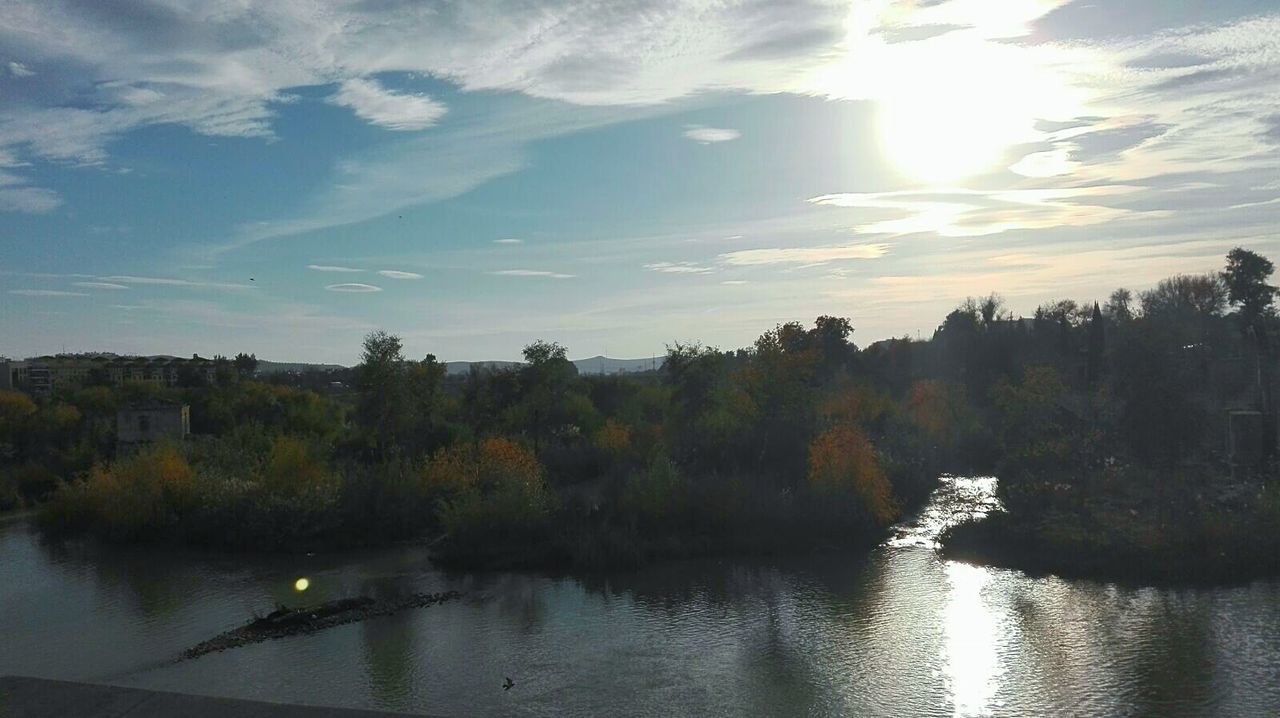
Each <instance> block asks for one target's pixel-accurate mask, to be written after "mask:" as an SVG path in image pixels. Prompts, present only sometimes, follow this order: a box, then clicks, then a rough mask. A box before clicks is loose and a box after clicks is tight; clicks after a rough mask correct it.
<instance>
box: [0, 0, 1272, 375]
mask: <svg viewBox="0 0 1280 718" xmlns="http://www.w3.org/2000/svg"><path fill="white" fill-rule="evenodd" d="M1278 227H1280V7H1277V5H1276V4H1275V2H1274V0H1271V1H1268V2H1261V1H1256V0H1215V1H1212V2H1210V1H1208V0H1197V1H1191V0H1186V1H1184V2H1179V1H1177V0H1130V1H1126V2H1103V1H1101V0H1094V1H1092V2H1085V1H1080V0H1077V1H1075V2H1072V1H1071V0H1002V1H1001V2H998V3H996V2H991V1H990V0H915V1H914V2H912V1H904V2H887V1H884V0H852V1H850V0H845V1H843V2H825V1H822V0H775V1H773V2H759V1H748V2H734V1H733V0H614V1H611V0H603V1H602V0H586V1H581V2H551V1H550V0H527V1H522V2H503V1H499V0H468V1H467V2H456V3H448V2H418V1H411V0H334V1H332V2H319V1H318V0H0V355H7V356H13V357H21V356H28V355H36V354H42V353H49V352H57V351H64V350H65V351H114V352H117V353H138V354H174V355H182V356H185V355H190V354H194V353H199V354H201V355H202V356H211V355H214V354H234V353H237V352H241V351H244V352H252V353H255V354H257V356H259V357H260V358H268V359H274V360H279V361H315V362H340V363H352V362H354V361H355V360H356V357H357V356H358V353H359V350H360V341H361V338H362V337H363V336H364V335H365V334H366V333H367V332H369V331H371V330H374V329H385V330H387V331H390V332H393V333H396V334H399V335H400V336H401V337H402V338H403V340H404V345H405V350H406V354H408V355H409V356H410V357H414V358H417V357H421V356H423V355H425V354H427V353H428V352H430V353H433V354H435V355H437V356H438V357H440V358H442V359H448V360H479V359H513V358H517V357H518V356H519V354H520V349H521V347H523V346H524V345H525V344H527V343H529V342H531V341H534V340H536V339H547V340H553V341H558V342H560V343H562V344H564V345H566V346H567V347H568V348H569V354H570V356H572V357H586V356H592V355H595V354H607V355H609V356H614V357H644V356H650V355H653V354H659V355H660V354H662V353H663V352H664V347H665V346H666V345H667V344H670V343H672V342H675V341H691V340H696V341H701V342H702V343H704V344H708V345H711V346H719V347H721V348H726V349H731V348H736V347H740V346H745V345H747V344H749V343H750V342H751V341H752V340H753V339H754V338H755V337H756V336H758V335H759V334H760V333H761V332H763V331H765V330H767V329H769V328H771V327H773V326H774V325H776V324H777V323H780V322H786V321H793V320H795V321H803V322H811V321H812V320H813V318H814V317H816V316H818V315H821V314H834V315H838V316H845V317H849V318H850V319H851V320H852V322H853V325H854V327H855V334H854V341H855V342H856V343H858V344H861V345H865V344H868V343H870V342H872V341H876V340H879V339H884V338H888V337H893V336H913V337H914V336H922V337H928V336H929V335H930V334H931V333H932V331H933V329H934V328H935V327H936V326H937V325H938V323H939V322H940V321H941V318H942V317H943V316H944V315H945V314H946V312H947V311H949V310H950V309H951V308H953V307H954V306H955V305H956V304H958V303H959V302H960V301H961V300H963V299H964V298H965V297H966V296H970V295H974V296H978V295H986V294H988V293H990V292H998V293H999V294H1001V295H1002V296H1004V297H1005V299H1006V300H1007V302H1008V304H1009V306H1010V307H1011V309H1013V311H1014V312H1015V313H1020V314H1027V315H1029V314H1031V313H1032V312H1033V311H1034V309H1035V307H1036V306H1037V305H1039V304H1040V303H1042V302H1044V301H1048V300H1052V299H1058V298H1064V297H1070V298H1074V299H1077V300H1080V301H1089V300H1094V299H1103V300H1104V299H1105V298H1106V296H1107V294H1109V293H1110V292H1111V290H1113V289H1115V288H1116V287H1120V286H1125V287H1129V288H1131V289H1135V290H1138V289H1142V288H1145V287H1148V286H1151V285H1153V284H1154V283H1155V282H1156V281H1158V280H1159V279H1161V278H1163V277H1166V276H1169V275H1173V274H1177V273H1190V272H1205V271H1211V270H1215V269H1219V268H1220V267H1221V266H1222V264H1223V257H1224V255H1225V254H1226V252H1227V251H1228V250H1230V249H1231V248H1232V247H1234V246H1245V247H1247V248H1250V249H1253V250H1254V251H1258V252H1261V253H1263V254H1266V255H1269V256H1271V257H1272V258H1273V259H1275V260H1280V231H1278V229H1277V228H1278Z"/></svg>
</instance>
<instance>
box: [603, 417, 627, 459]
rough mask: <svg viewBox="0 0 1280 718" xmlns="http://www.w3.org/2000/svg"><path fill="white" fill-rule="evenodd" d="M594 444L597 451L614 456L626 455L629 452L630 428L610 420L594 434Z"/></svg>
mask: <svg viewBox="0 0 1280 718" xmlns="http://www.w3.org/2000/svg"><path fill="white" fill-rule="evenodd" d="M594 443H595V445H596V448H597V449H600V450H601V451H605V452H608V453H609V454H612V455H614V456H620V455H622V454H626V453H627V452H629V451H630V450H631V427H629V426H627V425H626V424H623V423H621V422H618V421H615V420H614V419H612V418H610V419H608V420H606V421H605V422H604V426H603V427H601V428H600V430H599V431H597V432H596V435H595V438H594Z"/></svg>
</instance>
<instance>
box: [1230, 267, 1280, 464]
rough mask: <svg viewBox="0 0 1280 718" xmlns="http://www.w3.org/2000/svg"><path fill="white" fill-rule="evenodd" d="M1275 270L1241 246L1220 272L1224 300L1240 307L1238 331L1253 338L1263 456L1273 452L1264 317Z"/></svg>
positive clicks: (1272, 298) (1268, 312) (1271, 309)
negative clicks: (1259, 395) (1264, 440)
mask: <svg viewBox="0 0 1280 718" xmlns="http://www.w3.org/2000/svg"><path fill="white" fill-rule="evenodd" d="M1274 271H1275V266H1274V265H1272V263H1271V260H1269V259H1267V258H1266V257H1263V256H1261V255H1259V254H1255V253H1253V252H1250V251H1249V250H1247V249H1244V248H1242V247H1236V248H1235V249H1233V250H1231V251H1230V252H1228V253H1227V268H1226V271H1224V272H1223V273H1222V283H1223V284H1224V285H1226V288H1227V299H1228V301H1230V302H1231V304H1233V305H1235V306H1237V307H1239V308H1240V329H1241V331H1242V332H1243V333H1244V334H1245V336H1246V337H1252V339H1253V342H1252V343H1253V346H1254V360H1255V365H1256V367H1257V370H1256V375H1257V383H1258V387H1259V389H1261V394H1262V409H1263V412H1264V414H1265V417H1266V422H1265V427H1264V434H1265V436H1266V437H1267V439H1266V442H1265V444H1264V455H1267V456H1269V455H1270V454H1272V453H1273V452H1274V450H1275V439H1274V437H1275V435H1276V432H1275V421H1276V417H1275V400H1274V397H1273V394H1274V392H1273V389H1272V381H1271V374H1272V370H1271V360H1270V357H1271V338H1270V336H1269V333H1268V332H1267V323H1266V322H1265V321H1263V320H1264V319H1265V318H1267V317H1270V316H1272V314H1273V312H1274V307H1273V304H1274V302H1275V298H1276V288H1275V287H1274V286H1272V285H1270V284H1267V279H1268V278H1269V277H1270V276H1271V273H1272V272H1274Z"/></svg>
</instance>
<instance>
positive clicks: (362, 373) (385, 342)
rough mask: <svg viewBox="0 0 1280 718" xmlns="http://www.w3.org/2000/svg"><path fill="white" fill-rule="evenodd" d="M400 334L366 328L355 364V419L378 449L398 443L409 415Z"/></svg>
mask: <svg viewBox="0 0 1280 718" xmlns="http://www.w3.org/2000/svg"><path fill="white" fill-rule="evenodd" d="M401 349H402V345H401V343H400V337H398V336H396V335H394V334H389V333H387V332H385V331H382V330H380V329H379V330H377V331H373V332H369V334H367V335H366V336H365V338H364V349H363V351H362V352H361V354H360V366H359V367H357V372H356V376H357V383H358V385H359V388H360V399H359V401H358V402H357V404H356V420H357V421H358V422H359V423H360V425H361V426H362V427H363V428H364V429H365V430H366V431H367V432H369V434H370V438H371V439H372V443H373V445H374V446H375V447H376V448H377V450H378V451H379V453H383V454H385V453H386V447H387V446H392V445H395V444H396V443H398V439H399V438H400V436H401V434H402V431H403V430H404V429H405V425H406V423H407V418H408V396H407V392H406V391H405V366H404V363H405V362H404V355H403V354H402V353H401Z"/></svg>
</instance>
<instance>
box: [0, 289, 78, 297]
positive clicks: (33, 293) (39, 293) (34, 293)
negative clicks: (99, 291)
mask: <svg viewBox="0 0 1280 718" xmlns="http://www.w3.org/2000/svg"><path fill="white" fill-rule="evenodd" d="M9 293H10V294H16V295H18V296H20V297H87V296H89V295H88V294H85V293H84V292H66V291H62V290H60V289H10V290H9Z"/></svg>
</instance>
